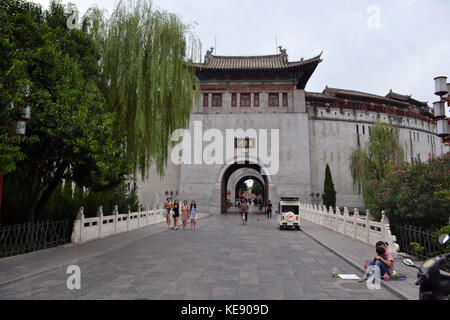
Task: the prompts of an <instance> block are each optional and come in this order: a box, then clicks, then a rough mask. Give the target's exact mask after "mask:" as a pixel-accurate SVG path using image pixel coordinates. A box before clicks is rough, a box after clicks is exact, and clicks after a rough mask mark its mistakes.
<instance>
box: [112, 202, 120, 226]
mask: <svg viewBox="0 0 450 320" xmlns="http://www.w3.org/2000/svg"><path fill="white" fill-rule="evenodd" d="M112 213H113V216H114V233H117V224H118V223H119V206H114V210H113V212H112Z"/></svg>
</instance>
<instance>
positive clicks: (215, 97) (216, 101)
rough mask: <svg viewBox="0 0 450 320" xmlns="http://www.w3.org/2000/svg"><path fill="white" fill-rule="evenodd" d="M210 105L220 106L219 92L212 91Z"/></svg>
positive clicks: (220, 97)
mask: <svg viewBox="0 0 450 320" xmlns="http://www.w3.org/2000/svg"><path fill="white" fill-rule="evenodd" d="M212 106H213V107H221V106H222V94H221V93H213V95H212Z"/></svg>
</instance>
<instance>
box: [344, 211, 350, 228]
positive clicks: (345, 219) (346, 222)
mask: <svg viewBox="0 0 450 320" xmlns="http://www.w3.org/2000/svg"><path fill="white" fill-rule="evenodd" d="M348 218H349V216H348V209H347V207H344V234H345V235H347V229H348V220H349V219H348Z"/></svg>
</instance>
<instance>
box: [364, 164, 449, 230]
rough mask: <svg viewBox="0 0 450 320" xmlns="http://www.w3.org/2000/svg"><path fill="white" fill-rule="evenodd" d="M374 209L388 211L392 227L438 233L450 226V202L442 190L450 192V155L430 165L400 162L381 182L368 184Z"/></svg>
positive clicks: (378, 213) (376, 211)
mask: <svg viewBox="0 0 450 320" xmlns="http://www.w3.org/2000/svg"><path fill="white" fill-rule="evenodd" d="M367 187H368V192H370V194H371V199H370V202H369V203H370V209H371V211H372V212H373V213H374V214H376V215H380V213H381V211H383V210H384V211H385V212H386V214H387V216H388V217H389V221H390V223H391V224H392V225H398V224H409V225H415V226H419V227H421V228H425V229H431V230H434V229H436V228H440V227H442V226H444V225H447V224H448V221H449V218H450V211H449V210H448V207H449V205H450V200H449V198H448V194H447V193H445V192H442V190H448V189H450V156H448V155H444V156H442V157H440V158H435V159H432V158H430V159H429V160H428V161H427V162H422V161H421V160H417V161H415V162H414V163H407V162H400V163H397V164H394V167H393V169H392V170H391V171H390V172H388V173H387V174H385V176H384V177H382V178H381V179H373V180H372V181H370V182H369V183H368V185H367Z"/></svg>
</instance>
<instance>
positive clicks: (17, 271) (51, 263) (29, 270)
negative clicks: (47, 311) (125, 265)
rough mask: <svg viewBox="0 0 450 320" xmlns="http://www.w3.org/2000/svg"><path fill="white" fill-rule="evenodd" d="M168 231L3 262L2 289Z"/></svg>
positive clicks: (140, 232) (156, 229) (146, 230)
mask: <svg viewBox="0 0 450 320" xmlns="http://www.w3.org/2000/svg"><path fill="white" fill-rule="evenodd" d="M198 216H199V219H205V218H207V217H209V216H210V214H209V213H199V214H198ZM172 223H173V222H172ZM189 223H190V222H189ZM165 231H168V228H167V224H166V222H165V221H164V222H161V223H158V224H155V225H150V226H147V227H143V228H140V229H136V230H133V231H129V232H124V233H120V234H117V235H113V236H110V237H107V238H103V239H99V240H93V241H90V242H86V243H83V244H79V245H74V244H72V243H69V244H66V245H63V246H60V247H56V248H51V249H47V250H41V251H36V252H32V253H28V254H24V255H20V256H14V257H8V258H2V259H0V286H2V285H6V284H9V283H11V282H15V281H19V280H22V279H24V278H28V277H32V276H35V275H38V274H41V273H45V272H48V271H51V270H54V269H57V268H61V267H65V266H70V265H74V264H77V263H79V262H80V261H83V260H87V259H91V258H95V257H97V256H100V255H103V254H105V253H106V252H110V251H113V250H115V249H117V248H120V247H123V246H127V245H132V244H133V243H134V242H136V241H139V240H142V239H145V238H148V237H151V236H153V235H155V234H158V233H161V232H165Z"/></svg>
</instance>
